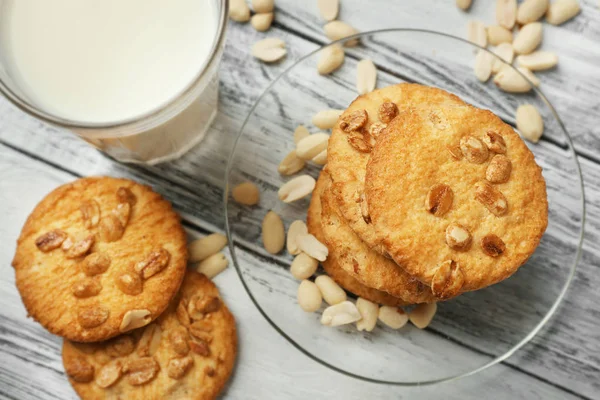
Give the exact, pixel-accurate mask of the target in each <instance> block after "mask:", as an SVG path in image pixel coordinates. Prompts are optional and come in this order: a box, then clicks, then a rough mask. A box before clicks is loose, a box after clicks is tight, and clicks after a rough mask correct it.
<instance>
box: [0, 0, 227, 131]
mask: <svg viewBox="0 0 600 400" xmlns="http://www.w3.org/2000/svg"><path fill="white" fill-rule="evenodd" d="M218 3H221V5H222V7H221V9H220V11H219V13H218V23H219V25H218V28H217V32H216V35H215V39H214V41H213V44H212V47H211V49H210V57H209V58H207V60H206V61H205V63H204V64H203V65H202V66H201V68H200V70H199V72H198V74H197V75H196V77H195V78H194V79H193V80H192V81H191V82H190V83H189V84H188V85H187V86H186V87H185V88H184V89H183V90H182V91H180V92H179V93H177V94H176V95H175V96H174V97H173V98H171V99H169V100H168V101H166V102H165V103H162V104H160V105H158V106H157V107H156V108H153V109H151V110H150V111H147V112H145V113H143V114H140V115H137V116H134V117H131V118H126V119H122V120H118V121H115V122H85V121H75V120H70V119H66V118H61V117H58V116H55V115H52V114H50V113H47V112H45V111H43V110H41V109H39V108H38V107H36V106H34V105H32V104H30V103H29V102H28V101H25V100H24V99H22V98H21V96H19V95H17V94H16V93H14V92H13V91H12V90H11V89H10V88H9V87H8V86H7V85H6V84H5V83H4V81H3V80H2V79H0V93H1V94H2V95H3V96H4V97H5V98H6V99H8V100H9V101H10V102H11V103H12V104H13V105H14V106H15V107H17V108H18V109H20V110H21V111H23V112H25V113H27V114H29V115H31V116H33V117H35V118H38V119H40V120H42V121H44V122H47V123H50V124H53V125H57V126H60V127H62V128H66V129H72V130H85V131H87V132H91V133H93V132H94V131H101V130H108V129H114V130H119V129H122V128H125V127H129V126H131V125H133V124H138V123H142V122H146V121H150V120H153V119H156V118H160V117H162V116H163V115H168V114H169V113H170V112H171V111H172V110H173V109H175V108H177V106H178V105H180V103H181V101H182V100H185V99H186V98H187V97H188V96H189V95H190V94H191V93H192V92H193V91H194V89H195V88H196V86H197V85H198V84H199V83H201V82H202V81H203V79H204V78H205V77H206V72H207V71H208V70H209V69H210V67H211V66H212V65H213V64H214V63H215V61H216V60H217V59H218V57H219V55H220V52H219V48H220V47H221V46H222V44H223V42H224V40H225V32H226V28H227V18H228V14H229V0H217V4H218ZM115 136H120V135H115Z"/></svg>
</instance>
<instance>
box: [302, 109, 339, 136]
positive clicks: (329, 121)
mask: <svg viewBox="0 0 600 400" xmlns="http://www.w3.org/2000/svg"><path fill="white" fill-rule="evenodd" d="M343 112H344V110H336V109H329V110H323V111H319V112H318V113H316V114H315V115H314V117H313V118H312V123H313V125H314V126H316V127H317V128H319V129H331V128H333V127H334V126H335V124H336V123H337V121H338V119H339V118H340V115H342V113H343ZM307 132H308V131H307ZM307 136H308V135H307Z"/></svg>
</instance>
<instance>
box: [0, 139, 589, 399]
mask: <svg viewBox="0 0 600 400" xmlns="http://www.w3.org/2000/svg"><path fill="white" fill-rule="evenodd" d="M0 176H2V178H3V179H2V180H1V181H0V207H2V209H4V210H12V211H14V212H15V214H14V215H12V214H11V215H9V216H10V218H11V219H10V221H9V222H10V223H3V224H0V239H1V240H2V241H3V243H7V241H8V242H9V243H10V244H9V245H5V246H2V247H0V264H1V265H3V266H6V265H7V264H8V263H9V262H10V259H11V257H12V254H13V252H14V238H15V230H17V231H18V229H19V227H20V226H21V224H22V223H23V222H24V220H25V218H26V216H27V213H28V212H29V210H30V209H31V207H33V206H34V205H35V203H36V202H37V201H38V200H39V198H40V197H41V196H42V195H43V193H44V192H45V191H46V190H47V189H49V188H52V187H55V186H57V185H59V184H61V183H64V182H67V181H69V180H71V179H72V176H71V175H70V174H68V173H65V172H61V171H58V170H54V169H52V168H49V167H48V165H46V164H44V163H42V162H39V161H36V160H33V159H30V158H28V157H26V156H23V155H22V154H19V153H17V152H14V151H12V150H10V149H7V148H6V147H4V146H0ZM5 215H7V214H3V217H4V216H5ZM3 221H4V222H6V220H3ZM193 234H194V235H197V233H193ZM248 256H250V257H252V256H251V255H248ZM216 283H217V285H218V286H219V288H220V290H221V292H222V294H223V296H224V299H225V301H226V303H227V304H228V306H229V307H230V308H231V309H232V311H233V313H234V315H235V316H236V318H237V320H238V328H239V331H240V335H239V338H240V354H239V359H238V364H237V368H236V371H235V375H234V377H233V379H232V381H231V383H230V385H229V386H228V388H227V391H226V393H225V396H224V397H225V398H232V399H238V398H244V399H264V398H281V399H284V398H285V399H292V398H322V397H336V398H349V399H350V398H382V399H385V398H406V399H410V398H415V397H419V398H437V397H439V390H440V389H439V387H437V386H430V387H416V388H398V387H393V386H392V387H389V386H385V385H372V384H368V383H365V382H361V381H357V380H353V379H348V378H346V377H344V376H342V375H340V374H338V373H335V372H333V371H331V370H329V369H327V368H325V367H323V366H320V365H319V364H317V363H315V362H314V361H312V360H310V359H308V358H306V357H304V356H302V355H301V354H300V353H299V352H298V351H297V350H296V349H294V348H293V347H292V346H290V345H289V344H288V343H287V342H286V341H285V340H284V339H283V338H281V337H280V336H279V335H278V334H277V333H276V332H275V331H274V330H273V329H272V328H271V327H270V326H269V325H268V324H267V322H266V321H265V320H264V319H263V318H262V317H261V316H260V315H259V313H258V311H257V310H256V309H255V308H254V306H253V304H252V303H251V301H250V299H249V298H248V295H247V294H246V292H245V291H244V290H243V288H242V286H241V284H240V281H239V279H238V278H237V276H236V274H235V273H234V270H233V269H231V268H230V269H229V270H227V271H225V272H224V273H223V274H221V275H219V276H218V277H217V278H216ZM275 293H276V291H275ZM0 298H1V299H2V305H3V306H2V307H1V308H0V319H1V320H2V321H3V322H2V324H0V358H2V360H3V361H4V362H3V363H2V365H0V396H1V397H3V398H7V399H20V400H21V399H42V398H43V399H71V398H76V396H75V394H74V393H73V391H72V389H71V388H70V386H69V385H68V383H67V381H66V378H65V376H64V373H63V368H62V364H61V359H60V346H61V341H60V339H59V338H57V337H55V336H52V335H50V334H48V333H47V332H46V331H45V330H44V329H43V328H42V327H41V326H39V325H38V324H37V323H35V322H33V321H32V320H30V319H28V318H26V312H25V309H24V307H23V306H22V304H21V302H20V298H19V295H18V292H17V291H16V288H15V286H14V276H13V274H12V271H11V270H10V267H8V268H5V269H3V270H2V271H1V274H0ZM274 298H275V296H274ZM316 340H319V338H316ZM484 390H485V392H486V393H487V394H489V395H490V396H493V397H494V398H497V399H514V398H515V397H524V398H532V399H533V398H539V399H579V398H585V397H583V396H581V395H579V394H577V393H571V392H570V391H565V390H562V389H560V388H558V387H556V386H555V385H554V384H552V383H548V382H544V381H542V380H539V379H537V378H535V377H531V376H529V375H527V374H523V373H521V372H519V371H515V370H514V368H512V367H509V366H506V365H499V366H497V367H495V368H492V369H489V370H487V371H484V372H482V373H480V374H478V375H477V378H475V379H473V378H466V379H463V380H460V381H458V382H454V383H453V384H451V385H445V386H444V394H445V397H446V398H448V399H480V398H481V395H480V394H481V393H482V391H484Z"/></svg>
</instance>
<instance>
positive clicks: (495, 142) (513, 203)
mask: <svg viewBox="0 0 600 400" xmlns="http://www.w3.org/2000/svg"><path fill="white" fill-rule="evenodd" d="M432 113H436V115H437V118H438V121H437V122H436V123H434V122H432V120H431V114H432ZM365 181H366V185H365V194H366V201H367V206H368V210H369V216H370V218H371V221H372V224H373V227H374V228H375V232H376V235H377V238H378V240H379V241H380V243H381V244H382V245H383V247H384V249H385V251H386V252H387V253H388V254H389V255H390V256H391V257H392V258H393V259H394V260H395V261H396V262H397V263H398V264H399V265H401V266H402V267H403V268H404V269H405V270H406V271H407V272H408V273H409V274H411V275H413V276H415V277H417V278H418V279H419V280H421V281H422V282H423V283H425V284H427V285H428V286H430V287H431V289H432V291H433V293H434V295H436V296H438V297H440V298H448V297H452V296H454V295H456V294H458V293H460V292H465V291H471V290H476V289H480V288H483V287H486V286H489V285H492V284H494V283H497V282H499V281H501V280H503V279H505V278H507V277H509V276H510V275H512V274H513V273H514V272H516V271H517V269H518V268H519V267H520V266H521V265H522V264H524V263H525V262H526V261H527V259H528V258H529V257H530V256H531V254H532V253H533V252H534V250H535V249H536V247H537V246H538V244H539V242H540V239H541V237H542V235H543V234H544V231H545V230H546V226H547V223H548V202H547V198H546V184H545V181H544V178H543V176H542V169H541V168H540V167H539V166H538V165H537V164H536V162H535V159H534V156H533V154H532V152H531V151H530V150H529V149H528V148H527V146H526V145H525V143H524V142H523V140H522V139H521V138H520V137H519V135H518V134H517V133H516V132H515V131H514V130H513V128H512V127H510V126H509V125H507V124H505V123H504V122H503V121H502V120H501V119H500V118H498V117H497V116H496V115H494V114H493V113H492V112H490V111H487V110H481V109H478V108H476V107H473V106H470V105H467V104H465V105H462V106H453V107H439V106H431V105H428V104H421V105H420V106H419V107H414V108H412V109H409V110H407V111H405V112H404V113H402V114H401V115H400V116H399V117H398V118H396V119H395V120H394V121H392V122H391V123H390V124H389V125H388V127H387V128H386V135H385V136H384V137H383V138H382V139H381V140H380V141H378V143H377V146H375V149H374V150H373V152H372V154H371V158H370V161H369V163H368V166H367V173H366V179H365Z"/></svg>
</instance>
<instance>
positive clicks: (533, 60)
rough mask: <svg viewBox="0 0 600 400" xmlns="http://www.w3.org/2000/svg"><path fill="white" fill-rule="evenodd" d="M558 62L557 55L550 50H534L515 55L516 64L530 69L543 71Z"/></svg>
mask: <svg viewBox="0 0 600 400" xmlns="http://www.w3.org/2000/svg"><path fill="white" fill-rule="evenodd" d="M556 64H558V56H557V55H556V54H555V53H552V52H550V51H535V52H533V53H530V54H527V55H522V56H519V57H517V65H518V66H519V67H525V68H527V69H528V70H530V71H543V70H546V69H550V68H552V67H554V66H555V65H556Z"/></svg>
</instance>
